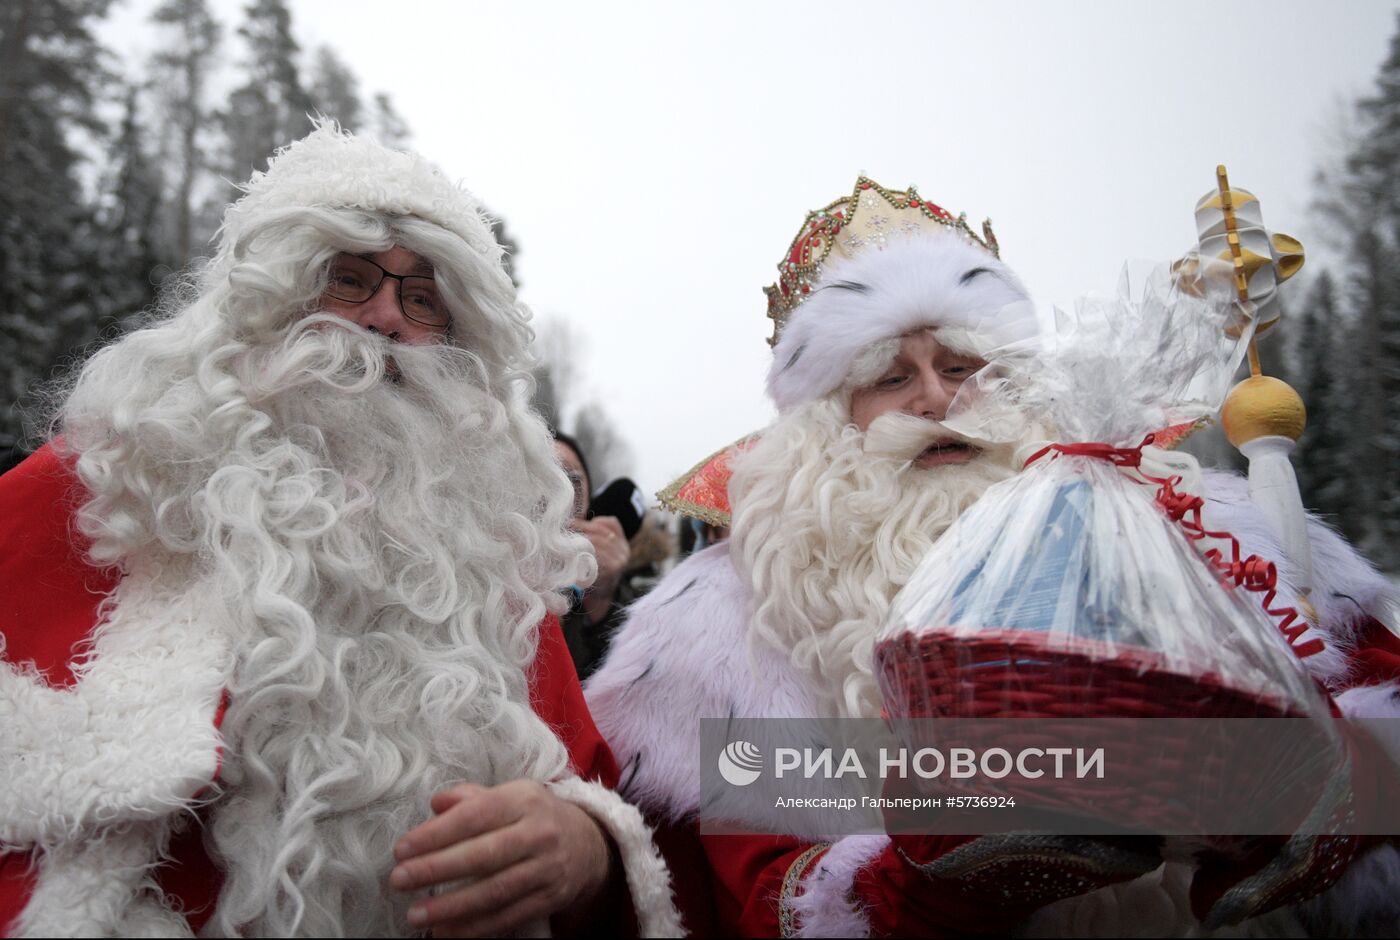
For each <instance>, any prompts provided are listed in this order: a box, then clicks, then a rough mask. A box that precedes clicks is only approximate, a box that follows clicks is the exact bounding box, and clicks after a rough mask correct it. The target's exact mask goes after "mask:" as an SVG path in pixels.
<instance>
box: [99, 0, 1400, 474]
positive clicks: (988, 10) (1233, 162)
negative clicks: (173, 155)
mask: <svg viewBox="0 0 1400 940" xmlns="http://www.w3.org/2000/svg"><path fill="white" fill-rule="evenodd" d="M152 6H153V3H152V2H150V0H126V2H125V4H124V6H123V7H121V8H120V9H118V10H117V12H116V13H115V14H114V21H113V24H112V25H111V27H110V28H111V30H112V35H113V39H114V40H116V41H118V42H119V43H120V44H121V45H122V46H123V47H124V48H125V49H126V50H127V52H128V54H129V55H131V56H133V57H139V56H143V55H144V54H145V52H147V51H148V49H149V45H150V43H151V42H152V39H151V38H150V37H148V36H146V35H145V34H144V31H142V30H139V29H137V28H135V27H136V24H139V23H140V22H142V20H143V18H144V16H145V14H146V12H147V11H148V10H149V9H150V8H151V7H152ZM291 6H292V9H293V14H294V17H295V20H296V29H297V33H298V36H299V38H300V40H301V41H302V43H303V45H304V46H306V47H308V48H310V47H314V46H316V45H320V44H328V45H330V46H332V47H334V48H335V49H336V50H337V51H338V52H339V53H340V54H341V55H342V57H343V58H345V60H346V61H348V62H349V63H350V64H351V65H352V66H353V67H354V68H355V70H356V71H357V73H358V75H359V76H360V78H361V79H362V81H363V84H364V86H365V90H366V91H387V92H389V93H390V95H391V96H392V97H393V99H394V101H395V103H396V105H397V106H398V109H399V110H400V111H401V112H402V114H403V115H404V117H405V118H406V119H407V120H408V122H409V123H410V125H411V126H412V129H413V131H414V134H415V138H414V140H415V145H416V147H417V149H419V150H421V151H422V152H423V153H425V154H427V155H428V156H429V157H431V158H432V159H433V160H435V161H436V162H438V163H439V164H440V165H442V166H443V167H444V169H445V170H446V171H447V172H448V174H449V175H451V176H453V177H454V178H459V179H461V180H462V181H463V182H464V183H465V184H466V185H467V186H468V188H470V189H472V190H473V191H475V192H476V193H477V194H478V195H480V196H481V197H482V198H483V199H484V200H485V201H486V202H487V203H488V204H489V205H490V206H492V207H493V208H494V209H495V210H496V211H497V212H499V213H500V214H502V215H503V216H505V217H506V219H507V221H508V223H509V225H510V228H511V231H512V232H513V233H514V235H515V237H516V238H517V239H518V240H519V242H520V245H521V254H520V256H519V259H518V271H519V274H520V276H521V278H522V280H523V285H524V286H523V296H524V299H525V301H526V302H527V303H529V304H530V305H531V306H532V307H533V308H534V309H535V310H536V311H537V312H538V313H539V314H540V315H541V316H543V317H545V318H562V319H567V320H568V321H570V323H572V324H573V325H574V327H575V328H576V330H577V332H579V333H580V334H581V335H583V336H584V337H585V345H584V347H583V348H582V349H580V350H579V359H580V371H581V372H582V374H583V379H584V384H585V385H586V391H587V392H588V394H590V395H592V396H594V397H597V398H600V399H601V400H603V401H604V402H605V403H606V406H607V408H608V410H609V412H610V413H611V414H612V416H613V417H614V419H615V421H616V422H617V424H618V426H619V429H620V431H621V432H622V434H623V435H624V436H625V437H626V438H627V439H628V441H629V442H630V444H631V446H632V448H633V450H634V451H635V454H636V461H635V464H634V468H633V469H634V471H635V472H634V474H633V475H634V477H635V478H636V479H637V481H638V483H639V484H640V485H641V486H642V487H643V489H645V490H647V491H648V492H654V491H656V490H657V489H659V488H661V487H662V486H664V485H665V484H666V483H668V482H669V481H670V480H671V479H672V478H673V477H674V476H676V475H678V474H679V473H681V472H682V471H684V470H686V469H687V468H689V467H690V466H691V465H692V464H693V463H695V462H696V461H697V460H698V459H700V458H701V457H703V456H705V455H706V454H708V453H709V452H711V451H713V450H715V449H717V448H719V447H720V446H722V445H724V444H727V443H729V442H731V441H733V440H734V439H736V438H738V437H740V436H741V435H743V434H745V433H747V432H749V431H752V430H755V429H756V428H758V427H761V426H762V425H763V424H765V423H766V422H767V421H768V420H769V419H770V418H771V417H772V415H773V411H772V408H771V406H770V405H769V404H768V402H767V400H766V398H765V397H764V395H763V390H762V389H763V376H764V373H765V370H766V368H767V363H768V347H767V344H766V343H765V341H764V340H765V338H766V337H767V336H768V335H769V332H770V330H769V321H768V320H767V318H766V317H765V316H764V312H765V302H764V296H763V293H762V288H763V286H764V285H766V284H770V283H772V282H773V281H774V280H775V277H776V264H777V261H778V259H779V257H780V256H781V255H782V253H783V251H784V250H785V249H786V247H787V245H788V243H789V241H790V240H791V239H792V237H793V235H794V234H795V233H796V231H797V228H798V226H799V225H800V224H801V222H802V219H803V216H804V214H805V212H806V211H807V210H809V209H813V208H817V207H818V206H821V205H824V204H826V203H828V202H830V201H831V200H833V199H835V198H837V197H838V196H841V195H843V194H845V193H847V192H848V191H849V190H850V189H851V187H852V185H853V184H854V182H855V178H856V175H857V174H858V173H860V172H862V171H863V172H865V173H866V174H867V175H869V176H871V177H872V178H874V179H875V180H877V181H878V182H880V183H882V184H883V185H886V186H889V187H893V188H903V187H905V186H907V185H908V184H910V183H915V184H917V186H918V187H919V190H920V192H921V193H923V194H924V195H925V196H926V197H928V198H930V199H933V200H934V201H936V202H938V203H940V204H941V205H943V206H944V207H945V208H947V209H949V210H950V211H952V212H954V213H955V214H956V213H957V212H960V211H966V212H967V214H968V216H969V218H970V219H971V220H972V221H973V222H974V224H976V223H979V222H980V221H981V219H982V218H984V217H988V216H989V217H991V218H992V219H993V220H994V223H995V228H996V232H997V235H998V237H999V239H1000V241H1001V245H1002V257H1003V259H1004V260H1005V261H1007V262H1008V263H1009V264H1010V265H1011V266H1012V267H1013V268H1015V269H1017V270H1018V271H1019V273H1020V274H1021V275H1022V277H1023V278H1024V280H1025V281H1026V283H1027V284H1028V285H1029V286H1030V288H1031V290H1032V292H1033V293H1035V294H1036V295H1037V296H1038V298H1039V299H1040V300H1041V301H1042V302H1045V303H1061V304H1064V303H1068V302H1070V301H1072V299H1073V298H1074V297H1076V296H1078V295H1080V294H1083V293H1086V292H1088V291H1092V290H1100V291H1102V290H1109V289H1111V288H1112V286H1113V284H1114V282H1115V280H1116V276H1117V272H1118V270H1119V267H1120V266H1121V264H1122V263H1123V261H1124V260H1126V259H1128V258H1150V259H1159V260H1166V259H1169V258H1171V257H1174V256H1176V255H1177V254H1179V253H1180V252H1181V251H1182V250H1184V249H1185V248H1186V247H1188V246H1189V245H1190V244H1191V243H1192V242H1193V240H1194V237H1195V233H1194V226H1193V222H1192V208H1193V206H1194V204H1195V201H1196V199H1197V198H1198V197H1199V196H1201V195H1202V194H1204V193H1205V192H1206V191H1207V190H1209V189H1211V188H1212V187H1213V186H1214V171H1215V166H1216V164H1217V163H1222V162H1223V163H1225V164H1226V166H1227V167H1228V168H1229V171H1230V178H1231V182H1232V183H1234V184H1235V185H1238V186H1242V187H1244V188H1247V189H1250V190H1252V191H1253V192H1254V193H1255V194H1256V195H1257V196H1259V197H1260V199H1261V201H1262V205H1263V209H1264V218H1265V222H1266V223H1267V224H1268V225H1269V227H1270V228H1274V229H1278V230H1282V231H1286V232H1290V233H1292V234H1295V235H1297V236H1299V237H1301V238H1302V239H1303V241H1304V243H1305V244H1308V243H1309V241H1310V239H1309V235H1310V229H1311V228H1312V226H1311V225H1310V221H1311V220H1310V219H1309V216H1308V212H1307V207H1308V202H1309V200H1310V198H1311V194H1312V186H1311V179H1312V175H1313V173H1314V170H1315V169H1316V166H1317V164H1318V162H1319V160H1321V159H1323V158H1324V157H1325V156H1326V154H1327V151H1328V147H1329V133H1328V128H1329V127H1331V126H1332V122H1333V120H1334V117H1333V116H1334V114H1335V112H1336V111H1337V110H1338V106H1339V104H1340V103H1341V102H1343V101H1347V100H1349V99H1351V98H1353V97H1355V96H1356V95H1358V94H1362V93H1367V92H1369V91H1370V89H1371V87H1372V80H1373V78H1374V76H1375V73H1376V70H1377V68H1378V67H1379V65H1380V63H1381V62H1382V60H1383V59H1384V56H1385V53H1386V49H1387V43H1388V40H1389V37H1390V35H1391V34H1392V33H1393V32H1394V31H1395V28H1396V19H1395V14H1396V10H1397V9H1400V4H1398V3H1396V2H1393V0H1383V2H1370V0H1334V2H1328V3H1321V2H1318V3H1305V2H1297V0H1270V2H1230V3H1225V2H1220V0H1214V2H1199V0H1177V2H1173V3H1160V2H1154V3H1137V2H1123V0H1082V2H1053V3H1051V2H1030V0H1025V2H1017V3H1010V2H1002V3H998V2H989V0H982V2H978V3H972V2H968V0H960V2H941V0H940V2H930V0H925V2H877V0H863V2H859V3H852V2H847V3H839V2H820V0H807V2H804V3H787V2H766V0H746V2H736V0H708V2H705V3H699V2H693V3H685V4H676V3H662V2H642V0H637V2H631V3H615V2H600V0H589V2H585V3H577V2H572V3H566V2H558V3H526V2H509V3H489V4H488V3H476V2H445V0H444V2H429V0H397V2H394V3H383V2H378V3H367V2H364V3H356V2H347V0H291ZM216 7H217V8H218V9H219V10H220V12H221V15H222V16H223V18H224V20H225V22H226V23H227V24H229V25H230V29H231V28H232V26H234V25H236V21H237V20H239V19H241V9H240V7H241V3H239V2H237V0H216ZM229 46H230V48H229V50H228V51H227V52H226V54H227V55H235V54H236V55H241V50H240V49H239V48H238V46H237V44H236V43H230V44H229ZM1312 242H1313V243H1314V244H1316V239H1315V238H1314V239H1312ZM1299 294H1300V292H1299V291H1297V290H1294V291H1293V293H1292V303H1293V304H1294V305H1296V304H1297V303H1299V302H1300V296H1299ZM1289 303H1290V298H1289V297H1285V310H1287V308H1288V306H1289ZM1285 315H1286V313H1285ZM1283 328H1284V329H1286V328H1287V323H1286V322H1285V325H1284V327H1283ZM1266 366H1267V363H1266Z"/></svg>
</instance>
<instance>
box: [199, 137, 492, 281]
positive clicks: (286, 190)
mask: <svg viewBox="0 0 1400 940" xmlns="http://www.w3.org/2000/svg"><path fill="white" fill-rule="evenodd" d="M243 191H244V196H243V197H242V198H241V199H239V200H238V201H237V202H236V203H234V204H233V205H231V206H229V208H228V211H227V212H225V213H224V221H223V235H224V243H225V244H226V245H232V244H235V243H237V242H238V241H239V240H240V239H241V238H242V236H243V235H244V234H246V233H247V232H248V231H249V230H250V229H251V228H252V227H253V225H254V224H255V223H256V222H257V221H259V220H262V219H266V218H267V216H268V215H269V214H271V213H275V212H278V211H281V210H286V209H290V208H300V207H309V206H319V207H326V208H352V209H368V210H371V211H376V212H384V213H387V214H389V215H404V216H416V217H417V218H420V219H424V220H425V221H428V222H434V223H436V224H438V225H441V226H442V227H443V228H445V229H447V230H448V231H450V232H452V233H454V234H456V235H458V236H459V237H461V238H462V240H463V241H465V242H466V243H467V245H468V246H469V247H471V249H472V250H473V251H475V252H477V253H478V254H480V255H483V256H485V257H487V258H488V259H490V260H492V261H496V262H499V260H500V258H501V254H502V249H501V246H500V245H499V244H497V242H496V239H495V237H494V236H493V235H492V233H491V225H490V222H489V221H488V220H487V218H486V216H485V214H484V213H483V212H482V208H481V203H480V202H479V201H478V200H477V198H476V197H475V196H473V195H472V194H471V193H469V192H468V191H466V190H465V189H462V188H461V187H460V186H457V185H456V184H454V183H453V182H452V181H450V180H449V179H448V178H447V177H446V176H445V175H444V174H443V172H442V171H441V170H439V169H438V168H437V167H436V166H434V165H433V164H431V163H429V162H428V161H427V160H425V159H423V158H422V157H420V156H419V155H417V154H415V153H409V152H407V151H401V150H391V149H389V148H388V147H385V146H383V145H381V144H378V143H375V142H374V141H372V140H369V139H368V138H364V137H357V136H356V135H354V134H350V133H347V132H344V131H341V130H340V129H339V128H338V127H337V126H336V125H335V123H334V122H331V121H323V122H321V123H318V124H317V126H316V129H315V130H313V131H312V132H311V133H310V134H308V135H307V136H305V137H303V138H302V139H301V140H298V141H296V142H295V143H293V144H291V145H290V146H287V147H284V148H283V149H281V150H279V151H278V152H277V155H276V156H275V157H273V158H272V161H271V162H270V163H269V164H268V168H267V172H265V173H256V172H255V173H254V174H253V176H252V178H251V179H250V180H249V181H248V183H247V185H246V186H244V187H243Z"/></svg>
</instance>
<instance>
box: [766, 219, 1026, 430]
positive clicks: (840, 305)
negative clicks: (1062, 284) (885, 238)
mask: <svg viewBox="0 0 1400 940" xmlns="http://www.w3.org/2000/svg"><path fill="white" fill-rule="evenodd" d="M921 327H925V328H930V329H932V330H934V331H935V336H936V337H937V339H938V341H939V342H940V343H942V344H943V345H944V346H947V347H948V348H950V349H954V350H956V351H958V352H963V353H968V354H970V355H977V356H984V355H985V354H986V353H987V352H988V351H990V350H992V349H994V348H996V347H997V346H1001V345H1004V344H1005V343H1009V342H1012V341H1014V340H1019V339H1024V338H1026V337H1028V336H1031V335H1033V334H1034V332H1035V314H1034V310H1033V307H1032V305H1031V302H1030V297H1029V295H1028V294H1027V293H1026V289H1025V288H1024V287H1023V286H1022V285H1021V282H1020V280H1019V279H1018V278H1017V277H1016V275H1015V274H1013V273H1012V271H1011V269H1010V268H1008V267H1007V266H1006V265H1004V264H1002V263H1001V262H1000V261H999V260H997V259H996V258H994V257H993V256H992V255H991V254H990V253H988V252H987V251H985V250H983V249H982V248H980V247H976V246H974V245H972V244H969V243H968V242H966V241H964V240H963V239H961V238H959V237H958V236H957V235H954V234H951V233H949V234H944V233H939V232H918V233H913V234H910V235H909V236H908V237H905V238H899V239H893V240H891V241H890V242H889V244H888V245H887V246H885V247H884V248H878V249H877V248H871V249H867V250H865V251H864V252H863V253H861V254H859V255H857V256H856V257H854V258H852V259H850V260H847V261H843V262H839V263H836V264H831V265H828V266H827V268H826V272H825V276H824V277H823V278H822V279H821V281H819V282H818V283H817V284H815V285H814V287H813V290H812V293H811V296H810V297H809V298H808V299H807V300H806V301H805V302H804V303H803V304H802V305H801V306H799V307H798V308H797V309H796V310H794V311H793V312H792V314H791V315H790V316H789V319H788V322H787V324H786V326H784V328H783V331H782V333H781V335H780V337H779V339H778V342H777V345H775V346H774V347H773V364H772V366H771V367H770V368H769V371H768V394H769V395H770V396H771V397H772V399H773V401H774V402H775V403H776V404H777V406H778V410H779V411H780V412H787V411H790V410H792V409H793V408H795V407H796V406H798V405H800V404H803V403H805V402H809V401H813V400H815V399H818V398H821V397H823V396H825V395H828V394H830V393H831V392H833V391H835V390H836V389H837V388H839V387H840V386H841V385H842V384H843V383H844V382H845V381H846V379H847V377H848V376H849V375H850V372H851V367H852V365H853V364H854V363H855V360H856V357H857V356H859V355H860V353H861V352H862V351H863V350H865V349H867V348H868V347H870V346H871V345H872V344H874V343H877V342H879V341H880V340H883V339H887V338H890V337H895V336H902V335H904V334H905V333H908V332H910V331H911V330H917V329H919V328H921Z"/></svg>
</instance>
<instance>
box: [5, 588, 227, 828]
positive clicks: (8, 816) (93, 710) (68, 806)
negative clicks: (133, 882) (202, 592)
mask: <svg viewBox="0 0 1400 940" xmlns="http://www.w3.org/2000/svg"><path fill="white" fill-rule="evenodd" d="M151 594H152V592H147V591H144V590H142V589H141V588H140V587H138V586H137V584H136V583H135V582H134V580H133V579H131V578H128V579H127V580H126V581H124V582H123V583H122V585H121V586H120V587H119V589H118V591H117V595H116V596H117V604H116V607H115V609H114V610H113V612H112V616H111V620H110V622H109V624H108V625H107V627H106V628H105V630H104V631H103V633H102V635H101V636H100V637H99V639H98V641H97V643H96V645H95V646H94V649H93V652H92V655H91V657H90V660H89V662H88V663H87V664H85V665H80V667H79V671H78V676H79V677H78V681H77V682H76V684H75V685H73V686H72V687H71V688H66V689H65V688H49V687H48V686H47V685H46V684H45V683H44V682H43V680H42V679H41V678H40V677H39V676H38V675H37V674H36V673H35V672H34V671H33V670H32V669H28V670H21V669H19V668H17V667H16V666H14V665H12V664H9V663H0V843H4V844H6V845H9V846H18V847H24V846H29V845H36V844H37V845H39V846H49V845H54V844H57V843H60V842H66V841H73V840H77V839H83V838H90V837H92V836H93V835H94V834H95V833H97V832H98V831H99V830H102V829H106V828H108V827H112V826H117V825H121V824H126V823H133V822H141V821H148V820H158V819H164V818H166V817H167V816H169V815H170V814H171V813H173V812H176V811H178V810H180V809H183V808H185V807H187V806H189V805H190V801H191V800H192V798H193V797H194V796H195V794H196V793H198V792H199V791H200V790H201V789H203V788H204V787H206V786H207V785H208V784H209V782H210V780H211V779H212V778H213V776H214V774H215V771H216V769H217V767H218V761H219V744H220V739H219V734H218V731H217V729H216V728H215V727H214V715H215V712H216V710H217V708H218V705H219V701H220V699H221V697H222V694H223V690H224V687H225V684H226V682H227V679H228V675H229V670H230V668H231V666H232V658H231V655H230V652H229V647H228V644H227V642H226V640H225V639H224V637H223V635H222V634H221V633H220V632H219V631H214V630H208V629H205V628H201V627H199V626H196V624H199V623H200V617H199V613H200V611H199V606H198V605H199V599H198V597H197V596H196V595H197V594H198V592H197V591H190V592H188V593H187V594H186V598H187V599H186V600H185V601H184V602H183V603H181V604H175V605H173V607H172V601H171V600H170V599H169V598H162V597H155V596H151Z"/></svg>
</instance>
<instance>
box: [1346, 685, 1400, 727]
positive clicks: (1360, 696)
mask: <svg viewBox="0 0 1400 940" xmlns="http://www.w3.org/2000/svg"><path fill="white" fill-rule="evenodd" d="M1336 698H1337V707H1338V708H1340V709H1341V710H1342V714H1343V715H1346V716H1347V717H1348V718H1400V682H1386V683H1383V684H1381V685H1360V686H1357V687H1356V688H1354V689H1347V690H1346V691H1345V692H1343V693H1342V694H1341V695H1338V696H1337V697H1336Z"/></svg>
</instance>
